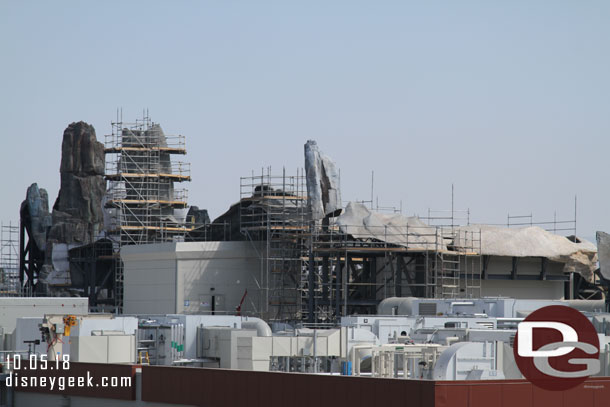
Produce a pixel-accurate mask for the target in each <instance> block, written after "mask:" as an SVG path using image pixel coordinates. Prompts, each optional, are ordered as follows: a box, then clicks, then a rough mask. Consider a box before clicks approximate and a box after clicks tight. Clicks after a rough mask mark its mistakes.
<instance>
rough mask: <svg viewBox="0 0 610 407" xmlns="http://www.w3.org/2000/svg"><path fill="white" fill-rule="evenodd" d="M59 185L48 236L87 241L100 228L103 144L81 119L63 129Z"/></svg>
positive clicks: (55, 238)
mask: <svg viewBox="0 0 610 407" xmlns="http://www.w3.org/2000/svg"><path fill="white" fill-rule="evenodd" d="M61 150H62V151H61V152H62V154H61V166H60V174H61V188H60V190H59V195H58V196H57V200H56V201H55V205H53V227H52V228H51V231H50V233H49V239H50V240H53V241H55V242H61V243H67V244H86V243H91V242H92V239H93V238H94V237H95V236H96V235H98V234H99V232H100V231H101V230H102V228H103V211H102V198H103V196H104V194H105V192H106V181H105V180H104V164H105V158H104V145H103V144H102V143H100V142H98V141H97V139H96V137H95V129H94V128H93V126H91V125H90V124H87V123H85V122H78V123H72V124H70V125H69V126H68V128H66V130H65V131H64V138H63V142H62V146H61Z"/></svg>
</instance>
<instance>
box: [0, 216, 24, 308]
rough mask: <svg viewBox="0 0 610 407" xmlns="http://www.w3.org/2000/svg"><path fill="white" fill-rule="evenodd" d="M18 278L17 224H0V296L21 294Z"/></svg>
mask: <svg viewBox="0 0 610 407" xmlns="http://www.w3.org/2000/svg"><path fill="white" fill-rule="evenodd" d="M22 291H23V290H22V287H21V283H20V279H19V226H18V225H15V224H13V223H12V222H9V223H8V224H5V223H2V224H0V296H2V297H17V296H22V295H23V292H22Z"/></svg>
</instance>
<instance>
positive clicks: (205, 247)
mask: <svg viewBox="0 0 610 407" xmlns="http://www.w3.org/2000/svg"><path fill="white" fill-rule="evenodd" d="M121 258H122V259H123V262H124V265H125V271H124V274H125V285H124V287H125V290H124V312H125V313H127V314H157V313H158V314H173V313H185V314H205V313H211V312H212V308H214V311H215V312H216V313H219V314H222V313H233V312H235V308H236V307H237V305H238V304H239V302H240V300H241V298H242V296H243V294H244V292H245V290H246V289H247V290H248V295H247V297H246V300H245V302H244V305H243V306H242V313H243V314H247V313H250V314H253V313H255V311H256V310H258V309H260V304H259V289H258V286H257V283H256V278H259V277H260V258H259V257H258V255H257V252H256V250H254V248H253V247H252V245H251V244H250V243H249V242H189V243H185V242H179V243H160V244H150V245H138V246H126V247H124V248H123V249H122V253H121ZM212 297H213V299H214V307H213V306H212Z"/></svg>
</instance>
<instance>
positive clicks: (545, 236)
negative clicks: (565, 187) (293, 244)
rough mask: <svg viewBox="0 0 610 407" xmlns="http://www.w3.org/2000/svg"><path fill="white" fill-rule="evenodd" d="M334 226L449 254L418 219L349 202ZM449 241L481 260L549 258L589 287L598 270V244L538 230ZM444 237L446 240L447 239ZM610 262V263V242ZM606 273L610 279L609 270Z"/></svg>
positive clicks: (463, 229)
mask: <svg viewBox="0 0 610 407" xmlns="http://www.w3.org/2000/svg"><path fill="white" fill-rule="evenodd" d="M336 222H337V225H338V226H339V228H340V230H341V232H343V233H346V234H349V235H351V236H353V237H354V238H356V239H362V240H376V241H382V242H388V243H392V244H395V245H399V246H404V247H409V248H413V249H428V250H447V246H446V244H445V243H444V240H446V239H443V236H442V233H443V232H442V231H441V229H440V228H437V227H435V226H428V225H427V224H425V223H424V222H422V221H421V220H420V219H419V218H417V217H406V216H403V215H401V214H383V213H378V212H374V211H372V210H370V209H369V208H367V207H366V206H364V205H363V204H361V203H355V202H350V203H349V204H348V205H347V207H346V208H345V211H344V212H343V213H342V214H341V216H339V217H337V220H336ZM479 231H480V243H479ZM451 236H453V237H454V241H453V242H452V244H453V246H455V247H462V248H467V247H471V248H472V249H473V251H474V252H479V253H480V254H481V255H490V256H506V257H546V258H548V259H549V260H551V261H556V262H560V263H564V272H566V273H572V272H576V273H579V274H580V275H582V276H583V277H584V278H585V279H587V280H588V281H591V280H592V278H593V272H594V271H595V269H596V263H597V248H596V247H595V245H594V244H592V243H591V242H588V241H586V240H581V241H580V243H575V242H572V241H571V240H569V239H568V238H566V237H565V236H560V235H556V234H553V233H551V232H548V231H546V230H544V229H542V228H539V227H536V226H533V227H526V228H504V227H498V226H489V225H470V226H460V227H456V228H455V233H453V234H452V235H451ZM444 237H445V238H447V237H449V235H446V236H444ZM467 239H473V241H468V240H467ZM479 246H480V251H479ZM608 261H609V262H610V236H609V239H608ZM609 266H610V263H609ZM608 272H609V273H610V270H608ZM609 277H610V276H609Z"/></svg>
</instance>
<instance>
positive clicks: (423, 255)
mask: <svg viewBox="0 0 610 407" xmlns="http://www.w3.org/2000/svg"><path fill="white" fill-rule="evenodd" d="M306 195H307V191H306V186H305V174H304V172H303V171H297V175H296V176H294V175H291V176H287V175H286V173H285V170H284V171H283V173H282V175H273V174H272V172H271V169H270V168H267V169H264V170H261V173H260V174H259V175H255V174H252V175H251V176H248V177H241V179H240V201H239V221H240V231H241V233H242V234H243V235H244V236H245V237H246V239H247V240H249V241H250V242H251V243H252V245H253V247H254V248H255V249H256V250H257V252H258V253H259V256H260V274H259V275H257V276H256V283H257V285H258V288H259V290H260V293H261V295H260V301H261V303H260V306H259V310H260V314H261V316H262V317H264V318H267V319H269V320H272V321H294V320H297V321H306V322H307V323H314V324H315V323H328V322H335V321H337V320H338V318H339V317H340V316H342V315H349V314H352V313H361V314H367V313H374V312H375V311H376V307H377V304H378V303H379V302H380V301H381V300H383V299H384V298H387V297H389V296H403V295H412V296H418V297H428V298H435V297H436V298H458V297H459V298H475V297H478V296H480V294H481V283H480V277H481V275H480V274H481V264H480V262H481V256H480V252H481V233H480V231H471V230H468V231H465V230H460V229H459V228H456V227H455V225H454V224H453V222H452V225H449V226H438V225H425V226H414V227H409V226H407V227H406V228H405V229H404V230H397V229H396V227H388V226H381V227H379V228H378V230H373V231H372V232H371V233H372V235H374V237H371V238H362V237H361V236H359V233H358V232H357V230H358V228H361V227H362V225H339V224H337V223H336V220H335V218H326V219H324V220H323V221H317V222H313V221H312V220H311V216H310V213H309V210H308V205H307V196H306ZM355 236H357V237H355ZM392 242H398V243H392Z"/></svg>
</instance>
